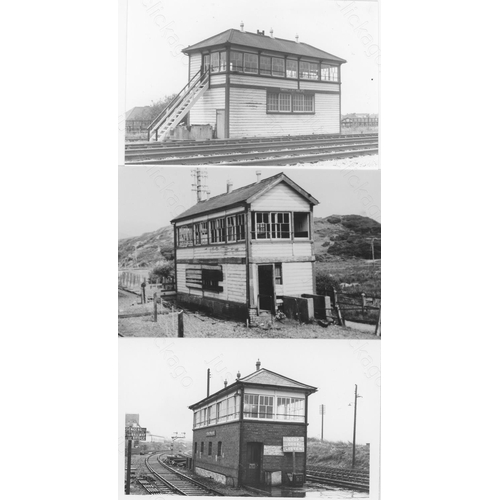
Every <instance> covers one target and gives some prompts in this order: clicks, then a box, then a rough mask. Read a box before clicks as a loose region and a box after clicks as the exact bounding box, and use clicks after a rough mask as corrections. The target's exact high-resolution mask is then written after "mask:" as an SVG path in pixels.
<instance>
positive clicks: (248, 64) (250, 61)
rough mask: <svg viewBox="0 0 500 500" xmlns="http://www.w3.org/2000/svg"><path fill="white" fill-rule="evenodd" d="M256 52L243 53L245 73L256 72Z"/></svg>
mask: <svg viewBox="0 0 500 500" xmlns="http://www.w3.org/2000/svg"><path fill="white" fill-rule="evenodd" d="M257 57H258V56H257V54H248V53H245V56H244V61H245V64H244V70H245V73H257V71H258V61H257Z"/></svg>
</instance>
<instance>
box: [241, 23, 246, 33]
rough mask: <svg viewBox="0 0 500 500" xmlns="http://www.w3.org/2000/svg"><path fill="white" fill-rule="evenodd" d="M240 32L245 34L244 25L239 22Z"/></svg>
mask: <svg viewBox="0 0 500 500" xmlns="http://www.w3.org/2000/svg"><path fill="white" fill-rule="evenodd" d="M240 31H241V32H242V33H244V32H245V25H244V24H243V21H241V23H240Z"/></svg>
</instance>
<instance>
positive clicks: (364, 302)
mask: <svg viewBox="0 0 500 500" xmlns="http://www.w3.org/2000/svg"><path fill="white" fill-rule="evenodd" d="M361 301H362V303H361V312H362V313H363V314H365V307H366V294H365V292H361Z"/></svg>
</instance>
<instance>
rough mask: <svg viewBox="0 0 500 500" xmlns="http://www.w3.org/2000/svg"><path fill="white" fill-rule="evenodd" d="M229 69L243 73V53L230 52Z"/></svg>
mask: <svg viewBox="0 0 500 500" xmlns="http://www.w3.org/2000/svg"><path fill="white" fill-rule="evenodd" d="M229 69H230V70H231V71H243V52H233V51H231V52H230V55H229Z"/></svg>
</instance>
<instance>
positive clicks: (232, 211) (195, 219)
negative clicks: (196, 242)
mask: <svg viewBox="0 0 500 500" xmlns="http://www.w3.org/2000/svg"><path fill="white" fill-rule="evenodd" d="M244 211H245V207H236V208H229V209H227V210H221V211H220V212H214V213H211V214H208V215H199V216H197V217H193V218H192V219H186V220H183V221H182V222H178V223H177V227H181V226H186V225H187V224H192V223H193V222H202V221H206V220H209V219H217V218H218V217H224V216H226V215H231V214H237V213H240V212H244Z"/></svg>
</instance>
